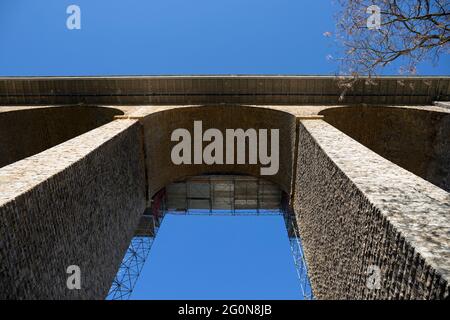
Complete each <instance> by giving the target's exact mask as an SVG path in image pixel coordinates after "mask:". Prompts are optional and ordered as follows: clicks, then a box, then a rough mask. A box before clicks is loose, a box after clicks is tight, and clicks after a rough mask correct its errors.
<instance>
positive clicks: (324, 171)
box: [294, 120, 450, 299]
mask: <svg viewBox="0 0 450 320" xmlns="http://www.w3.org/2000/svg"><path fill="white" fill-rule="evenodd" d="M295 183H296V184H297V187H296V190H297V193H296V194H295V195H294V209H295V211H296V214H297V219H298V224H299V228H300V234H301V236H302V240H303V246H304V250H305V254H306V258H307V263H308V267H309V274H310V278H311V283H312V287H313V290H314V294H315V295H316V296H317V297H318V298H321V299H348V298H351V299H355V298H357V299H367V298H369V299H373V298H377V299H380V298H382V299H387V298H411V299H442V298H447V297H448V296H449V283H448V279H449V277H450V272H449V271H450V250H449V243H450V215H449V213H450V194H449V193H447V192H445V191H443V190H442V189H439V188H437V187H435V186H434V185H432V184H430V183H428V182H427V181H425V180H423V179H421V178H419V177H417V176H415V175H413V174H412V173H410V172H408V171H406V170H404V169H402V168H400V167H398V166H396V165H394V164H392V163H391V162H389V161H387V160H386V159H384V158H382V157H380V156H378V155H377V154H375V153H373V152H371V151H370V150H369V149H367V148H365V147H364V146H362V145H361V144H359V143H357V142H355V141H354V140H352V139H351V138H350V137H348V136H346V135H345V134H343V133H342V132H340V131H339V130H337V129H335V128H333V127H332V126H330V125H329V124H327V123H325V122H324V121H321V120H317V121H310V120H304V121H301V124H300V126H299V155H298V162H297V175H296V182H295ZM371 265H375V266H378V267H379V268H380V269H381V288H380V289H379V290H375V289H372V290H370V289H368V287H367V286H366V281H367V280H368V276H369V275H368V274H367V271H368V267H369V266H371Z"/></svg>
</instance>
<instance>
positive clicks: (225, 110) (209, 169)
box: [141, 105, 296, 198]
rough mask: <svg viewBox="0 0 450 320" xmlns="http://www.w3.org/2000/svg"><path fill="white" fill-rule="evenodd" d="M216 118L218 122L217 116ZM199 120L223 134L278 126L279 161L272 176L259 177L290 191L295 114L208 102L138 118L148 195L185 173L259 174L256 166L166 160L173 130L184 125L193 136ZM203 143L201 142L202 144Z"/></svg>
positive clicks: (190, 174)
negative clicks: (142, 134) (277, 167)
mask: <svg viewBox="0 0 450 320" xmlns="http://www.w3.org/2000/svg"><path fill="white" fill-rule="evenodd" d="M219 118H220V121H217V119H219ZM195 120H201V121H202V123H203V129H204V130H206V129H208V128H217V129H219V130H220V131H222V132H223V133H225V129H238V128H242V129H244V130H246V129H249V128H253V129H256V130H258V129H279V130H280V131H279V132H280V154H279V159H280V164H279V171H278V173H277V174H275V175H273V176H262V177H263V178H265V179H266V180H269V181H271V182H273V183H276V184H277V185H279V186H280V187H281V188H282V190H283V191H285V192H286V193H288V194H289V193H290V192H291V184H292V177H293V172H292V169H293V163H294V153H293V152H292V150H295V140H296V137H295V133H296V117H295V115H293V114H291V113H288V112H285V111H280V110H273V109H269V108H266V107H253V106H241V105H212V106H190V107H182V108H171V109H167V110H162V111H158V112H154V113H152V114H149V115H147V116H145V117H144V118H143V119H141V122H142V123H143V126H144V134H145V138H144V144H145V145H144V149H145V153H146V160H145V161H146V167H147V178H148V196H149V198H150V197H151V196H152V195H153V194H155V193H156V192H157V191H158V190H160V189H161V188H163V187H164V186H166V185H168V184H170V183H171V182H174V181H176V180H179V179H182V178H183V177H188V176H198V175H202V174H214V173H216V174H217V173H221V174H223V173H226V174H245V175H250V176H255V177H260V176H261V175H260V166H259V165H250V164H245V165H238V164H235V165H217V164H214V165H206V164H201V165H175V164H173V163H172V161H171V159H170V153H171V148H172V147H173V146H174V145H175V144H176V142H171V140H170V136H171V133H172V131H173V130H175V129H178V128H185V129H188V130H189V131H190V132H191V135H193V122H194V121H195ZM204 145H205V144H204Z"/></svg>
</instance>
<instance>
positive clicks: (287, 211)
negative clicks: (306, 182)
mask: <svg viewBox="0 0 450 320" xmlns="http://www.w3.org/2000/svg"><path fill="white" fill-rule="evenodd" d="M282 212H283V216H284V223H285V225H286V231H287V234H288V238H289V244H290V246H291V252H292V257H293V258H294V264H295V269H296V271H297V276H298V279H299V281H300V293H301V295H302V298H303V299H304V300H313V299H314V295H313V291H312V288H311V283H310V281H309V276H308V267H307V264H306V260H305V255H304V253H303V246H302V241H301V237H300V233H299V230H298V225H297V218H296V217H295V212H294V210H292V207H291V206H290V205H289V204H288V199H287V197H286V196H284V197H283V200H282Z"/></svg>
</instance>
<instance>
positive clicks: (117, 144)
mask: <svg viewBox="0 0 450 320" xmlns="http://www.w3.org/2000/svg"><path fill="white" fill-rule="evenodd" d="M144 171H145V170H144V162H143V152H142V133H141V128H140V127H139V124H138V122H137V121H134V120H117V121H114V122H111V123H109V124H106V125H104V126H102V127H99V128H97V129H95V130H92V131H90V132H88V133H86V134H84V135H81V136H79V137H76V138H74V139H72V140H69V141H67V142H65V143H62V144H60V145H58V146H56V147H53V148H51V149H48V150H46V151H44V152H42V153H40V154H37V155H34V156H32V157H29V158H26V159H24V160H22V161H18V162H15V163H13V164H11V165H9V166H6V167H3V168H2V169H1V170H0V217H1V223H0V261H1V264H0V275H1V276H0V299H102V298H104V297H105V296H106V294H107V292H108V290H109V288H110V286H111V283H112V280H113V278H114V276H115V274H116V272H117V269H118V266H119V264H120V262H121V260H122V258H123V254H124V252H125V250H126V249H127V247H128V245H129V242H130V240H131V238H132V236H133V233H134V230H135V228H136V226H137V224H138V221H139V218H140V216H141V214H142V213H143V211H144V209H145V204H146V203H145V180H144ZM69 265H78V266H79V267H80V268H81V290H69V289H67V286H66V281H67V277H68V276H69V275H68V274H67V273H66V269H67V267H68V266H69Z"/></svg>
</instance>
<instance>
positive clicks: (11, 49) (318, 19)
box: [0, 0, 450, 299]
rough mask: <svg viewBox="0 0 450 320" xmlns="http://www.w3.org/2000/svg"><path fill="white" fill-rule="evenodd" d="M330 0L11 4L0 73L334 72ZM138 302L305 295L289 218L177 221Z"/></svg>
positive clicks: (159, 243)
mask: <svg viewBox="0 0 450 320" xmlns="http://www.w3.org/2000/svg"><path fill="white" fill-rule="evenodd" d="M332 2H333V1H332V0H315V1H298V0H297V1H293V0H226V1H225V0H189V1H188V0H126V1H125V0H71V1H66V0H39V1H37V0H1V1H0V75H2V76H9V75H17V76H19V75H146V74H147V75H157V74H335V73H336V72H337V66H336V65H335V64H334V62H333V61H328V60H327V59H326V56H327V55H329V54H331V55H335V52H336V51H337V48H336V46H335V44H334V42H333V40H332V39H330V38H326V37H324V36H323V33H324V32H326V31H331V32H333V30H334V20H333V14H334V12H335V9H336V8H335V7H333V5H332ZM70 4H77V5H79V6H80V7H81V13H82V17H81V19H82V22H81V26H82V29H81V30H72V31H71V30H68V29H67V28H66V18H67V14H66V7H67V6H68V5H70ZM449 66H450V58H449V57H448V56H447V57H445V58H443V59H441V61H440V63H439V64H438V65H437V66H436V67H433V66H431V65H430V64H422V65H421V66H419V68H418V71H419V74H428V75H433V74H448V73H449ZM387 72H388V73H395V69H390V70H388V71H387ZM133 297H134V298H159V299H163V298H183V299H190V298H192V299H198V298H210V299H212V298H236V299H237V298H255V299H256V298H270V299H282V298H286V299H296V298H299V297H300V296H299V291H298V283H297V279H296V273H295V269H294V265H293V260H292V257H291V254H290V251H289V246H288V240H287V236H286V232H285V230H284V225H283V221H282V219H281V218H280V217H192V216H190V217H172V216H169V217H167V219H166V221H165V222H164V224H163V226H162V228H161V230H160V234H159V235H158V238H157V240H156V242H155V243H154V247H153V249H152V252H151V255H150V257H149V260H148V263H147V264H146V266H145V269H144V272H143V275H142V278H141V280H140V282H139V283H138V285H137V287H136V291H135V294H134V296H133Z"/></svg>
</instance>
